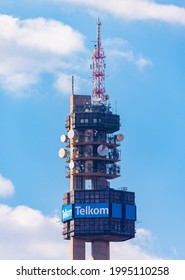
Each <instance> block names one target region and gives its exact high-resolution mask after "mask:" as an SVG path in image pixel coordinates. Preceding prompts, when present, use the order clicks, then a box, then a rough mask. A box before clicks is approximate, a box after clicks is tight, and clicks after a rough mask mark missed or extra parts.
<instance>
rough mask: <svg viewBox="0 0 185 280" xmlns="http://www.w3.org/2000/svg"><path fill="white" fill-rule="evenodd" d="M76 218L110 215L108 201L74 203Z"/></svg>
mask: <svg viewBox="0 0 185 280" xmlns="http://www.w3.org/2000/svg"><path fill="white" fill-rule="evenodd" d="M74 217H75V218H103V217H109V204H108V203H83V204H75V205H74Z"/></svg>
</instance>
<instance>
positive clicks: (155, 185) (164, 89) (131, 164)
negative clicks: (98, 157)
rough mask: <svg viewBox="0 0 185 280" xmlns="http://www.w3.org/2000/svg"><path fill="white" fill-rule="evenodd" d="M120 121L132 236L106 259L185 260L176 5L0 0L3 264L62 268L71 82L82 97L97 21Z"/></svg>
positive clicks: (183, 34) (184, 127)
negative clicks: (54, 262)
mask: <svg viewBox="0 0 185 280" xmlns="http://www.w3.org/2000/svg"><path fill="white" fill-rule="evenodd" d="M98 17H100V18H101V22H102V29H101V31H102V43H103V45H104V48H105V53H106V64H107V69H106V75H107V77H106V92H107V94H109V95H110V102H111V105H112V110H113V112H116V111H117V113H118V114H120V116H121V124H122V125H121V130H120V132H121V133H123V134H124V135H125V140H124V142H123V143H122V147H121V150H122V162H121V168H122V169H121V170H122V172H121V174H122V176H121V178H119V179H116V180H113V181H111V186H112V187H115V188H119V187H124V186H127V187H128V189H129V190H131V191H135V193H136V203H137V209H138V222H137V225H136V227H137V237H136V238H135V239H134V240H132V241H129V242H125V243H121V245H120V244H111V251H112V258H113V259H116V258H118V259H185V203H184V196H185V93H184V89H185V79H184V73H185V55H184V50H185V1H170V0H169V1H168V0H163V1H150V0H129V1H126V0H125V1H124V0H121V1H120V0H110V1H105V0H45V1H44V0H32V1H28V0H20V1H15V0H7V1H3V0H0V128H1V130H0V131H1V134H0V174H1V175H0V224H1V231H0V248H1V249H0V259H5V258H8V259H10V258H13V259H19V258H23V259H39V258H41V259H47V258H48V259H57V258H59V259H65V258H68V257H69V256H68V255H67V254H66V252H68V250H69V243H68V242H66V241H63V238H62V234H61V232H62V227H61V225H60V222H59V216H60V208H61V205H62V196H63V193H64V192H66V191H68V189H69V181H68V179H66V178H65V165H66V164H65V162H64V161H63V160H61V159H60V158H59V157H58V150H59V149H60V148H61V147H62V146H63V145H62V143H61V142H60V135H61V134H63V133H65V117H66V116H67V115H68V114H69V95H70V93H71V76H72V75H74V76H75V92H76V93H77V94H78V93H79V94H91V88H92V87H91V79H90V77H91V71H90V67H89V64H90V63H91V52H92V48H93V41H94V40H95V38H96V23H97V18H98Z"/></svg>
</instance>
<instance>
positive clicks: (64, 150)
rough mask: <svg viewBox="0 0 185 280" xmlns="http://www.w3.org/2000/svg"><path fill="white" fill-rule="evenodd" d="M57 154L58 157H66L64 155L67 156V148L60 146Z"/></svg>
mask: <svg viewBox="0 0 185 280" xmlns="http://www.w3.org/2000/svg"><path fill="white" fill-rule="evenodd" d="M58 155H59V157H60V158H66V157H67V150H66V149H63V148H61V149H60V150H59V151H58Z"/></svg>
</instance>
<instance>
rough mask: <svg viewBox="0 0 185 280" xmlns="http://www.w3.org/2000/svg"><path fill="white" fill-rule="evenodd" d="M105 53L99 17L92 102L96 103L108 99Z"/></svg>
mask: <svg viewBox="0 0 185 280" xmlns="http://www.w3.org/2000/svg"><path fill="white" fill-rule="evenodd" d="M105 67H106V64H105V54H104V48H103V47H102V45H101V22H100V19H98V23H97V34H96V44H95V45H94V49H93V53H92V64H91V69H92V83H93V89H92V103H93V104H95V105H98V104H102V103H104V102H105V100H107V99H108V96H107V95H106V94H105Z"/></svg>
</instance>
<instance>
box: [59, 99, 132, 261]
mask: <svg viewBox="0 0 185 280" xmlns="http://www.w3.org/2000/svg"><path fill="white" fill-rule="evenodd" d="M119 129H120V117H119V115H117V114H113V113H112V112H111V110H110V106H109V105H106V104H105V102H103V103H100V104H96V103H93V102H92V100H91V96H90V95H72V96H71V97H70V115H69V116H68V117H67V118H66V131H67V135H62V136H61V141H62V142H64V143H65V145H66V147H65V149H61V150H62V151H61V152H60V154H61V155H62V156H61V157H64V158H65V159H66V162H67V167H66V177H67V178H69V180H70V190H69V192H67V193H65V194H64V198H63V207H62V222H63V237H64V239H66V240H70V252H71V258H72V259H79V260H82V259H85V244H86V242H91V244H92V258H93V259H95V260H98V259H99V260H100V259H109V258H110V251H109V243H110V242H120V241H126V240H128V239H131V238H134V237H135V221H136V206H135V194H134V192H129V191H127V190H125V189H124V190H118V189H113V188H111V187H110V182H111V181H112V179H114V178H117V177H119V176H120V166H119V161H120V160H121V152H120V142H121V140H123V135H122V134H119V133H118V131H119Z"/></svg>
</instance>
